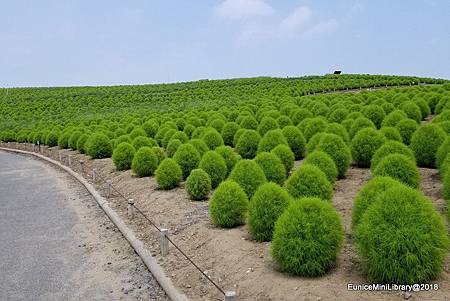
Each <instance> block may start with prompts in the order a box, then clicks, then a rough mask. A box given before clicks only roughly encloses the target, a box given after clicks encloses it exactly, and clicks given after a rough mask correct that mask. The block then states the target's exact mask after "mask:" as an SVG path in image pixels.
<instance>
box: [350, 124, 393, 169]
mask: <svg viewBox="0 0 450 301" xmlns="http://www.w3.org/2000/svg"><path fill="white" fill-rule="evenodd" d="M385 140H386V138H385V137H384V135H383V134H382V133H381V132H379V131H377V130H374V129H371V128H365V129H362V130H360V131H359V132H358V133H357V134H356V135H355V137H354V138H353V139H352V144H351V151H352V157H353V160H354V161H355V163H356V164H357V165H358V166H359V167H369V166H370V161H371V160H372V156H373V154H374V153H375V152H376V151H377V150H378V149H379V148H380V147H381V146H382V145H383V143H384V142H385Z"/></svg>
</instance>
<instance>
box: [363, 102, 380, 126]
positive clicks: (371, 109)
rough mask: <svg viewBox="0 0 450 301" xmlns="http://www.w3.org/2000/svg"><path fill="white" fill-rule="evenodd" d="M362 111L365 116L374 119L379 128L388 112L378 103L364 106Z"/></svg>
mask: <svg viewBox="0 0 450 301" xmlns="http://www.w3.org/2000/svg"><path fill="white" fill-rule="evenodd" d="M361 113H363V115H364V117H366V118H368V119H369V120H370V121H372V122H373V124H375V126H376V127H377V128H380V127H381V122H382V121H383V119H384V117H386V113H385V112H384V110H383V108H381V107H379V106H377V105H368V106H366V107H364V108H363V110H362V111H361Z"/></svg>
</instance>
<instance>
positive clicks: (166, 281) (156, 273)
mask: <svg viewBox="0 0 450 301" xmlns="http://www.w3.org/2000/svg"><path fill="white" fill-rule="evenodd" d="M0 150H3V151H7V152H12V153H19V154H25V155H31V156H34V157H37V158H39V159H41V160H44V161H46V162H49V163H51V164H53V165H56V166H57V167H59V168H61V169H63V170H64V171H66V172H67V173H69V174H70V175H71V176H72V177H74V178H75V179H76V180H77V181H78V182H80V183H81V184H82V185H83V186H84V187H85V188H86V189H87V190H88V191H89V193H90V194H91V195H92V197H93V198H94V199H95V201H96V202H97V203H98V205H99V206H100V207H101V208H102V210H103V211H104V212H105V214H106V215H107V216H108V218H109V219H110V220H111V221H112V223H113V224H114V225H115V226H116V227H117V228H118V229H119V231H120V232H121V233H122V235H123V237H125V239H126V240H127V241H128V243H129V244H130V245H131V247H132V248H133V249H134V250H135V251H136V253H137V254H138V255H139V257H140V258H141V259H142V261H143V262H144V264H145V265H146V266H147V268H148V270H149V271H150V273H152V275H153V277H155V279H156V281H157V282H158V283H159V285H160V286H161V288H162V289H163V290H164V292H165V293H166V295H167V296H168V297H169V298H170V299H171V300H172V301H189V299H188V298H187V297H186V296H185V295H184V294H183V293H180V292H179V291H178V289H177V288H176V287H175V286H174V285H173V283H172V281H171V280H170V278H168V277H167V275H166V274H165V272H164V270H163V269H162V267H161V266H160V265H159V264H158V262H157V261H156V259H155V258H154V257H153V256H152V255H151V253H150V251H149V250H148V249H146V248H145V246H144V243H143V242H142V241H141V240H139V239H138V238H137V237H136V235H135V234H134V232H133V230H131V229H130V228H129V227H128V226H127V225H126V224H125V222H124V221H123V220H122V219H121V218H120V217H119V215H118V214H117V213H116V212H115V211H114V210H113V209H112V208H111V207H110V206H109V204H108V202H107V201H106V200H105V199H104V198H103V197H102V196H101V195H100V194H99V193H98V192H97V190H95V188H94V186H93V185H91V184H90V183H89V182H87V181H86V180H85V179H84V178H83V177H82V176H80V175H79V174H78V173H76V172H74V171H73V170H71V169H70V168H69V167H67V166H64V165H62V164H61V163H60V162H58V161H55V160H53V159H50V158H48V157H45V156H43V155H41V154H37V153H33V152H28V151H24V150H18V149H11V148H5V147H0Z"/></svg>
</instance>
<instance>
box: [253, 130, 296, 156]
mask: <svg viewBox="0 0 450 301" xmlns="http://www.w3.org/2000/svg"><path fill="white" fill-rule="evenodd" d="M280 144H284V145H287V146H289V144H288V142H287V140H286V138H285V137H284V135H283V132H282V131H281V130H279V129H278V130H271V131H268V132H267V133H266V134H265V135H264V137H262V139H261V140H260V141H259V144H258V153H262V152H270V151H271V150H272V149H274V148H275V147H276V146H278V145H280Z"/></svg>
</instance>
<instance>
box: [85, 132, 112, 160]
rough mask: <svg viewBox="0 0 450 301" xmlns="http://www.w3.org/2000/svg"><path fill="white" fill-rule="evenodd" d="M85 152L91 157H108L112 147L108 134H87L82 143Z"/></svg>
mask: <svg viewBox="0 0 450 301" xmlns="http://www.w3.org/2000/svg"><path fill="white" fill-rule="evenodd" d="M84 148H85V151H86V154H88V155H89V156H90V157H91V158H93V159H102V158H109V157H111V154H112V147H111V143H110V141H109V138H108V136H106V135H105V134H102V133H94V134H92V135H90V136H89V138H88V139H87V141H86V143H85V145H84Z"/></svg>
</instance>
